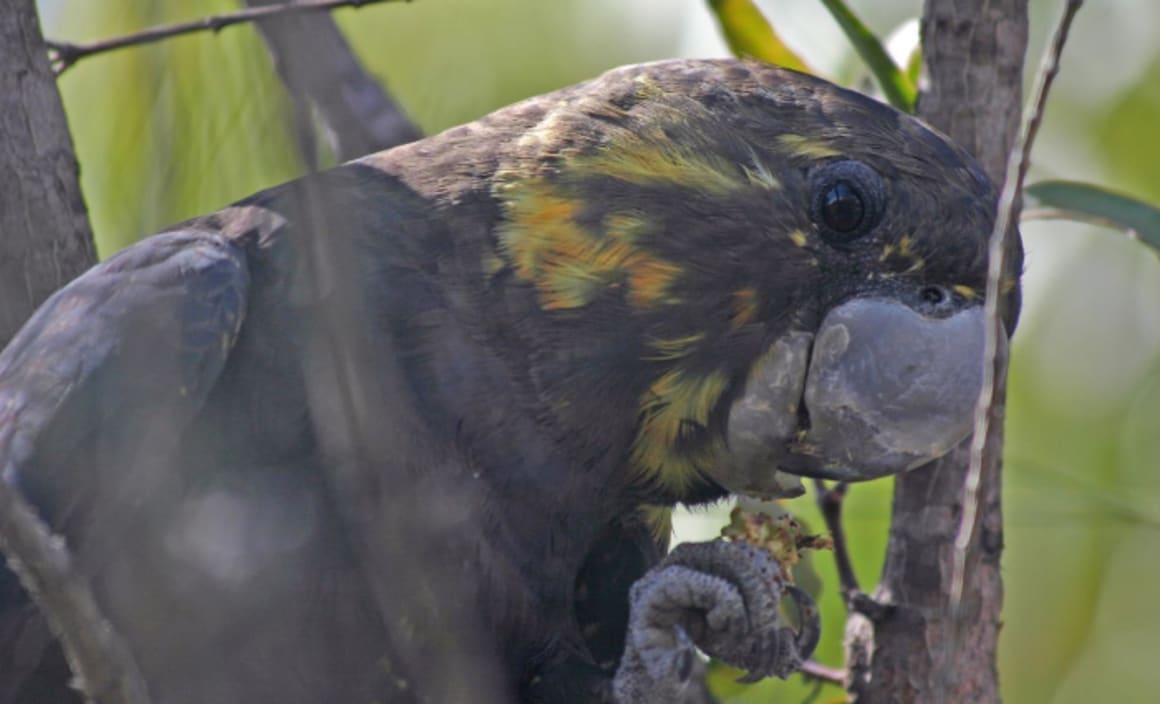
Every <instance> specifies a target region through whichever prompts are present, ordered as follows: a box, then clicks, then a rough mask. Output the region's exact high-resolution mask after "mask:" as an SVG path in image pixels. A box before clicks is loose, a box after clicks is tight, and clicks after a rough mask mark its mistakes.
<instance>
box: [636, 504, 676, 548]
mask: <svg viewBox="0 0 1160 704" xmlns="http://www.w3.org/2000/svg"><path fill="white" fill-rule="evenodd" d="M640 515H641V520H643V521H644V524H645V525H646V526H647V527H648V529H649V532H651V533H652V536H653V538H654V539H656V540H657V541H658V542H660V543H662V544H667V543H668V542H669V539H670V538H672V536H673V509H672V508H670V507H669V506H655V505H653V504H644V505H643V506H641V507H640Z"/></svg>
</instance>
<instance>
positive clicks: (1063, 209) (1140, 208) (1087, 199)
mask: <svg viewBox="0 0 1160 704" xmlns="http://www.w3.org/2000/svg"><path fill="white" fill-rule="evenodd" d="M1023 219H1025V220H1054V219H1066V220H1078V221H1081V222H1088V223H1092V224H1096V225H1101V226H1104V227H1109V228H1112V229H1116V230H1121V231H1124V232H1127V233H1128V236H1129V237H1132V238H1133V239H1139V240H1140V241H1142V242H1144V243H1145V244H1147V245H1149V246H1150V247H1152V248H1153V249H1155V250H1158V251H1160V208H1158V207H1156V206H1155V205H1151V204H1149V203H1145V202H1144V201H1142V200H1139V199H1137V198H1133V197H1131V196H1127V195H1124V194H1122V193H1116V192H1113V191H1109V190H1107V189H1106V188H1102V187H1100V186H1096V185H1093V184H1090V183H1078V182H1075V181H1040V182H1039V183H1036V184H1033V185H1031V186H1028V187H1027V188H1025V189H1024V190H1023Z"/></svg>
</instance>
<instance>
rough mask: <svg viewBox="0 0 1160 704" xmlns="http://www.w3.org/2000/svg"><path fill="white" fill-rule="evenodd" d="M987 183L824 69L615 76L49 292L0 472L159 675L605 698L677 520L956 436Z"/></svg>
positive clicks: (1011, 293) (3, 413)
mask: <svg viewBox="0 0 1160 704" xmlns="http://www.w3.org/2000/svg"><path fill="white" fill-rule="evenodd" d="M994 199H995V192H994V189H993V187H992V185H991V184H990V183H989V182H988V181H987V179H986V177H985V176H984V175H983V174H982V172H981V171H980V170H979V168H978V166H977V165H975V164H974V162H973V161H972V160H971V159H970V157H969V156H967V155H966V154H965V153H964V152H962V151H961V150H960V149H958V148H957V147H955V146H953V145H952V144H950V143H949V142H947V141H946V139H945V138H943V137H941V136H940V135H938V134H936V133H935V132H933V131H931V130H930V129H929V128H926V127H925V126H923V125H921V124H920V123H919V122H917V121H915V120H913V119H912V118H910V117H907V116H905V115H902V114H900V113H897V112H896V111H894V110H892V109H890V108H888V107H886V106H883V105H880V104H878V103H876V102H874V101H872V100H870V99H868V98H865V97H863V96H860V95H858V94H855V93H852V92H849V91H845V90H842V89H840V88H837V87H835V86H832V85H830V84H827V83H825V82H824V81H821V80H819V79H816V78H812V77H809V76H805V75H801V74H796V73H793V72H790V71H786V70H782V69H777V68H774V67H771V66H765V65H760V64H757V63H752V62H741V61H673V62H662V63H657V64H646V65H642V66H634V67H625V68H622V69H618V70H615V71H612V72H610V73H608V74H605V75H604V76H603V77H601V78H598V79H596V80H594V81H591V82H588V83H585V84H581V85H579V86H575V87H572V88H568V89H564V90H562V91H559V92H556V93H552V94H548V95H546V96H541V97H538V98H533V99H531V100H528V101H525V102H522V103H519V104H516V105H513V106H511V107H508V108H505V109H503V110H500V111H498V112H496V113H494V114H492V115H490V116H487V117H484V118H482V119H480V120H479V121H477V122H475V123H472V124H469V125H465V126H462V127H457V128H454V129H451V130H448V131H447V132H444V133H442V134H440V135H436V136H434V137H431V138H428V139H425V140H421V141H419V142H415V143H412V144H409V145H404V146H401V147H397V148H395V149H393V150H390V151H387V152H382V153H379V154H374V155H370V156H368V157H365V158H363V159H360V160H357V161H355V162H351V163H349V164H346V165H343V166H340V167H338V168H336V169H333V170H330V171H327V172H323V173H319V174H313V175H311V176H308V177H305V178H303V179H301V180H299V181H295V182H292V183H290V184H286V185H283V186H279V187H276V188H274V189H271V190H269V191H265V192H263V193H260V194H258V195H255V196H252V197H250V198H247V199H245V200H243V201H240V202H238V203H236V204H234V205H232V206H230V207H227V208H225V209H223V210H221V211H218V212H217V213H214V214H211V215H208V216H205V217H201V218H196V219H194V220H191V221H188V222H185V223H181V224H180V225H177V226H175V227H173V228H171V229H170V230H169V231H167V232H164V233H161V234H158V235H155V236H154V237H151V238H148V239H146V240H143V241H142V242H141V243H139V244H137V245H134V246H132V247H130V248H128V249H126V250H124V251H123V252H121V253H118V254H116V255H114V256H113V257H111V258H110V259H108V260H107V261H105V262H103V263H102V264H100V265H98V266H97V267H96V268H94V269H93V270H92V271H90V272H89V273H87V274H85V275H83V276H82V277H81V278H79V279H78V280H77V281H75V282H74V283H72V284H70V285H69V286H66V287H65V288H64V289H63V290H62V291H60V292H58V293H57V294H56V295H55V296H53V297H52V298H51V299H50V300H49V301H48V302H47V303H46V304H45V306H44V307H43V308H42V309H41V310H40V311H38V312H37V313H36V314H35V315H34V316H33V318H32V319H31V320H30V321H29V323H28V324H27V325H26V326H25V328H24V329H23V330H22V331H21V332H20V333H19V334H18V336H17V337H16V338H15V339H14V340H13V342H12V343H11V344H10V345H9V346H8V348H7V349H6V350H5V351H4V352H3V354H2V355H0V461H2V462H3V468H4V476H5V479H6V480H7V481H9V482H12V483H14V484H15V485H17V486H18V487H19V488H20V489H21V490H22V491H24V492H25V494H26V495H27V496H28V497H29V498H30V499H31V500H32V501H33V502H34V503H35V504H36V505H37V506H38V507H39V509H40V510H41V511H42V512H43V514H44V515H45V517H46V519H47V520H49V521H50V523H51V524H52V525H53V526H54V528H55V529H56V530H58V531H60V532H61V533H63V534H64V535H65V536H66V538H67V539H68V541H69V545H70V547H71V548H72V549H73V550H74V552H75V553H76V555H77V557H78V564H79V566H80V568H81V570H82V571H83V572H84V574H85V575H86V577H87V578H88V579H90V580H91V582H92V583H93V585H94V588H95V590H96V592H97V594H98V597H99V599H100V600H101V601H102V604H103V606H104V607H105V608H106V609H107V612H108V614H109V616H110V618H111V620H112V622H113V624H114V625H115V626H116V627H117V628H118V630H119V631H121V632H122V634H123V635H124V636H125V638H126V640H127V642H128V643H130V645H131V646H132V647H131V649H132V650H133V652H134V654H135V656H136V657H137V659H138V661H139V664H140V666H141V669H142V672H143V673H144V675H145V677H146V680H147V681H148V683H149V685H150V687H151V689H152V691H153V693H154V695H155V696H156V697H157V701H159V702H206V701H250V702H264V701H271V702H273V701H278V702H317V701H392V702H395V701H398V702H403V701H412V700H413V701H488V700H489V699H491V700H494V701H510V700H513V699H519V700H521V701H529V702H530V701H564V698H562V697H564V696H570V697H573V700H574V701H601V700H602V699H600V697H605V698H607V697H610V696H612V695H611V694H609V690H608V685H607V683H608V681H609V679H610V677H611V674H612V671H613V670H615V668H616V663H617V661H618V660H619V658H620V655H621V652H622V651H623V649H624V647H625V645H624V644H625V634H626V630H627V629H628V628H629V626H628V622H629V617H628V611H629V608H630V603H629V597H628V592H629V587H630V586H631V585H632V584H633V583H634V582H636V581H637V580H638V579H639V578H640V577H642V576H643V575H644V574H645V573H646V572H648V570H649V569H650V568H652V567H653V566H654V565H656V564H657V563H658V561H659V560H660V559H661V556H662V554H663V549H664V547H665V545H666V544H667V538H666V537H664V536H663V535H662V536H657V535H656V534H655V529H656V528H657V525H658V522H657V521H656V520H655V519H656V516H658V515H662V516H663V511H664V509H667V508H668V507H671V506H673V505H674V504H676V503H686V504H704V503H708V502H712V501H715V500H717V499H720V498H722V497H723V496H725V495H727V493H728V492H730V491H741V492H744V493H751V494H755V495H763V496H779V495H792V494H794V493H796V492H797V491H798V485H797V484H796V482H797V481H798V480H797V479H796V475H808V476H837V477H841V478H860V476H871V475H878V474H884V473H889V472H893V471H902V470H904V469H909V468H911V467H913V466H915V465H917V464H921V463H922V462H923V461H926V460H928V459H931V458H933V457H934V456H937V455H938V454H941V453H942V452H944V451H945V450H946V449H949V447H950V446H952V445H953V444H954V443H956V442H958V441H959V440H961V439H962V438H963V437H964V436H965V435H966V432H967V430H968V429H969V425H967V423H968V419H969V405H970V403H973V396H972V395H971V394H972V393H975V392H977V385H978V380H977V378H976V376H974V375H975V374H976V373H977V369H976V367H977V366H978V364H977V359H976V357H975V352H974V350H975V349H976V348H977V347H978V340H979V339H981V333H979V331H980V330H981V327H980V326H979V325H978V324H977V323H976V322H974V321H976V317H977V314H978V311H980V310H981V308H980V305H979V304H980V303H981V299H982V291H983V288H984V286H983V284H984V281H985V276H986V261H985V242H986V237H987V235H988V234H989V233H990V230H991V225H992V221H993V213H992V210H993V206H994ZM1013 259H1015V260H1017V259H1018V257H1014V258H1013ZM1017 272H1018V263H1017V261H1016V263H1015V264H1014V269H1013V270H1012V272H1009V274H1010V277H1009V278H1010V280H1011V281H1012V283H1011V285H1010V286H1009V287H1008V288H1007V296H1008V306H1007V310H1008V311H1009V315H1008V322H1009V323H1010V324H1012V325H1013V320H1014V314H1015V312H1017V309H1018V287H1017ZM853 304H856V305H855V307H854V308H851V307H849V306H851V305H853ZM863 311H869V312H865V313H864V312H863ZM843 316H844V317H843ZM860 320H873V321H874V322H873V324H872V325H869V326H862V327H859V324H858V321H860ZM964 321H966V322H964ZM972 326H973V327H972ZM867 327H869V328H873V329H866V328H867ZM890 330H894V331H895V333H896V334H895V335H894V337H890V336H889V335H886V336H885V338H889V339H890V342H889V344H887V343H882V342H875V340H876V339H878V338H877V335H878V332H880V331H887V332H889V331H890ZM930 330H933V331H935V332H932V333H928V331H930ZM916 340H917V341H920V342H921V344H919V343H918V342H916V343H915V344H914V347H915V349H918V350H922V351H923V353H924V355H925V356H924V357H920V358H908V357H907V355H906V350H905V349H898V348H897V347H896V346H897V345H907V344H908V342H910V341H916ZM960 343H961V344H960ZM848 350H856V351H861V352H859V354H861V353H862V352H865V354H863V356H862V357H858V360H857V366H856V368H854V367H851V364H850V360H851V359H853V356H852V353H850V352H849V351H848ZM960 350H966V351H962V352H960ZM927 353H930V354H927ZM904 363H905V364H904ZM972 365H973V366H972ZM904 367H905V368H904ZM915 369H917V370H918V372H917V373H916V372H914V370H915ZM867 370H869V371H867ZM923 374H926V377H924V376H923ZM883 378H888V379H889V380H891V381H889V383H887V384H886V387H881V386H880V384H881V383H883V382H881V379H883ZM935 378H937V379H938V381H937V382H932V381H931V379H935ZM916 379H918V380H920V381H915V380H916ZM922 379H926V380H925V381H921V380H922ZM881 388H888V389H889V391H890V394H891V398H890V399H888V400H886V401H883V400H882V399H881V398H879V397H880V396H881V395H882V394H881V393H878V392H879V391H880V390H881ZM884 404H885V405H886V406H889V408H888V409H887V410H883V409H882V407H883V405H884ZM892 404H893V405H892ZM807 406H808V407H807ZM944 410H945V414H940V413H941V412H942V411H944ZM895 418H902V419H903V420H902V421H898V422H895V421H894V419H895ZM915 438H918V439H915ZM859 468H864V469H865V472H864V474H863V475H859V474H858V472H859V471H860V469H859ZM654 581H655V580H654ZM0 593H3V592H0ZM0 608H3V604H0ZM20 608H23V609H27V608H29V607H28V606H27V605H26V604H23V603H22V602H20V601H19V600H18V599H15V598H11V599H9V604H8V611H7V613H8V614H10V615H11V614H12V613H14V609H20ZM0 618H2V616H0ZM3 623H4V621H2V620H0V636H3V634H4V630H3V627H2V625H3ZM0 647H8V646H6V644H5V641H4V639H3V638H2V637H0ZM811 647H812V646H811ZM42 670H43V666H42ZM775 671H776V670H771V672H775ZM41 674H43V672H42V673H41ZM30 681H31V680H30ZM473 688H474V690H473ZM24 691H25V693H27V692H29V691H31V690H30V689H27V688H26V689H25V690H24ZM560 692H566V693H567V694H566V695H563V694H560ZM0 693H3V690H2V688H0ZM546 693H548V694H546ZM9 696H10V698H9V699H8V700H3V699H2V698H0V701H27V699H20V696H22V695H20V693H19V690H18V688H15V687H14V688H12V689H11V691H10V692H9ZM24 696H27V694H26V695H24ZM60 696H62V697H63V696H65V695H63V694H62V695H60ZM471 697H476V698H474V699H472V698H471ZM66 700H67V699H60V701H66ZM43 701H48V700H47V699H44V700H43Z"/></svg>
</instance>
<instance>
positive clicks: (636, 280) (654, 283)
mask: <svg viewBox="0 0 1160 704" xmlns="http://www.w3.org/2000/svg"><path fill="white" fill-rule="evenodd" d="M682 271H683V269H681V267H679V266H677V265H676V264H673V263H671V262H666V261H662V260H660V259H652V258H649V257H644V256H641V257H639V258H638V259H637V260H636V261H634V262H632V263H630V264H629V265H628V284H629V293H628V302H629V303H630V304H632V305H633V306H635V307H637V308H651V307H653V306H655V305H657V304H659V303H666V304H671V303H677V302H678V299H676V298H673V297H671V296H668V295H666V294H667V293H668V290H669V287H670V286H671V285H672V284H673V282H674V281H676V280H677V279H678V278H680V275H681V272H682Z"/></svg>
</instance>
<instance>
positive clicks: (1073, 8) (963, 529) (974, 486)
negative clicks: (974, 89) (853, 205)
mask: <svg viewBox="0 0 1160 704" xmlns="http://www.w3.org/2000/svg"><path fill="white" fill-rule="evenodd" d="M1081 5H1083V0H1068V3H1067V6H1066V7H1065V8H1064V12H1063V16H1062V17H1061V18H1060V21H1059V25H1058V26H1057V27H1056V30H1055V35H1054V37H1053V39H1052V42H1051V47H1050V49H1049V50H1048V52H1047V54H1046V55H1044V58H1043V65H1042V66H1041V67H1040V70H1039V73H1038V76H1037V82H1036V87H1035V90H1034V91H1033V95H1034V97H1033V98H1032V102H1031V106H1030V107H1029V109H1028V113H1027V119H1026V120H1025V121H1024V124H1023V128H1022V129H1021V130H1020V132H1019V134H1018V136H1017V137H1016V140H1015V145H1014V146H1013V147H1012V148H1011V154H1010V157H1009V158H1008V160H1007V169H1006V173H1005V176H1004V181H1003V190H1002V193H1001V194H1000V196H999V208H998V213H997V214H996V216H995V229H994V231H992V232H991V237H990V239H989V241H988V243H987V291H986V297H985V299H984V300H985V304H984V305H985V319H986V327H985V336H986V337H985V341H984V345H983V389H982V391H981V392H980V393H979V401H978V403H977V404H976V405H975V423H974V433H973V435H972V437H971V456H970V464H969V466H968V469H967V476H966V479H965V482H964V485H963V512H962V520H961V522H960V523H959V532H958V535H957V536H956V537H955V560H954V572H953V573H952V576H951V594H950V596H951V606H952V608H956V609H957V608H958V606H959V602H960V601H961V600H962V594H963V580H964V578H965V572H966V568H967V551H968V549H969V548H970V545H971V541H972V540H973V539H974V537H975V526H976V523H977V518H978V512H979V485H980V483H981V481H982V475H983V458H984V457H985V456H986V455H987V454H988V452H997V451H998V450H992V449H991V448H990V447H988V444H987V440H988V438H989V433H988V432H987V431H988V428H989V426H990V423H991V416H992V408H993V406H994V403H995V398H996V394H997V390H996V379H997V378H998V377H999V376H1000V375H1001V374H1002V371H1003V370H1002V369H999V370H996V365H997V364H998V359H997V358H998V356H999V326H1000V325H1001V324H1002V323H1001V321H1000V319H999V308H1000V306H999V301H1000V299H1001V298H1002V293H1001V291H1000V288H1001V285H1002V280H1003V272H1004V269H1005V257H1006V253H1007V250H1008V245H1007V238H1008V234H1009V233H1010V232H1011V231H1012V230H1014V229H1015V227H1016V226H1017V224H1018V219H1019V199H1020V196H1021V194H1022V192H1023V181H1024V179H1025V178H1026V176H1027V169H1028V167H1029V166H1030V164H1031V146H1032V144H1033V143H1034V142H1035V135H1036V134H1037V133H1038V132H1039V125H1040V124H1041V123H1042V121H1043V110H1044V108H1045V107H1046V105H1047V95H1048V93H1049V92H1050V91H1051V84H1052V82H1053V81H1054V80H1055V76H1056V74H1058V73H1059V58H1060V56H1061V55H1062V54H1063V46H1064V44H1065V43H1067V35H1068V31H1069V30H1070V29H1071V23H1072V20H1073V19H1075V14H1076V13H1077V12H1078V11H1079V8H1080V6H1081Z"/></svg>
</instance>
